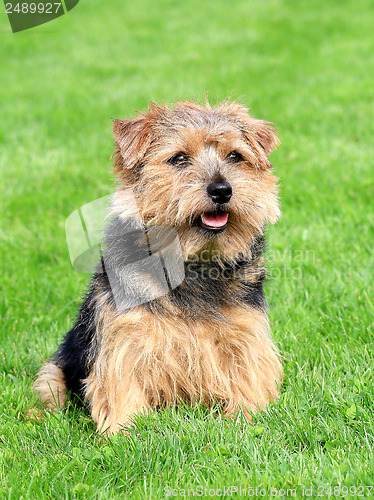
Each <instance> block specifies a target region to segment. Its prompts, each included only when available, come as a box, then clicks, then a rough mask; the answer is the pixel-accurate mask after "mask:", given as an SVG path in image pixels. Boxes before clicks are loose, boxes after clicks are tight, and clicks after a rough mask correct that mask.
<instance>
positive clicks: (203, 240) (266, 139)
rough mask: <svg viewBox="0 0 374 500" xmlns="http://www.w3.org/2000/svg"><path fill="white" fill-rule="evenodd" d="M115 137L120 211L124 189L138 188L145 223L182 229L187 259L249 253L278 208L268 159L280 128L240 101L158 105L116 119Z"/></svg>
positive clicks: (277, 214) (276, 142) (183, 245)
mask: <svg viewBox="0 0 374 500" xmlns="http://www.w3.org/2000/svg"><path fill="white" fill-rule="evenodd" d="M114 138H115V142H116V150H115V152H114V156H115V162H114V165H115V172H116V173H118V175H119V178H120V181H121V185H120V186H119V189H118V191H117V193H116V195H115V200H116V201H115V203H116V211H117V213H118V211H120V212H121V215H122V216H123V217H126V216H127V215H129V214H127V212H126V209H127V207H126V202H124V203H123V206H121V190H123V188H129V187H130V188H132V190H133V193H134V195H135V198H136V201H137V204H138V209H139V211H140V214H141V217H142V219H143V221H144V223H145V224H147V225H158V226H168V227H172V228H175V229H176V230H177V232H178V235H179V239H180V243H181V247H182V251H183V255H184V259H185V260H186V259H187V258H189V257H192V256H196V255H197V256H198V255H199V254H200V253H201V252H202V251H203V250H204V253H205V255H206V254H207V251H208V254H209V252H211V254H212V255H213V254H214V255H216V256H217V255H219V256H220V258H221V259H223V260H234V259H237V258H240V257H241V256H245V255H247V254H248V252H249V248H250V245H251V243H252V241H253V239H254V238H255V237H256V236H258V235H259V234H261V233H262V232H263V230H264V227H265V225H266V223H269V222H270V223H274V222H275V221H276V220H277V219H278V217H279V215H280V212H279V207H278V201H277V187H276V180H277V179H276V177H274V176H273V175H272V165H271V163H270V162H269V160H268V156H269V154H270V153H271V151H272V150H273V149H274V147H275V146H277V144H278V139H277V137H276V135H275V131H274V129H273V127H272V126H271V125H270V124H269V123H267V122H264V121H262V120H257V119H255V118H252V117H251V116H250V115H249V114H248V113H247V109H246V108H244V107H243V106H241V105H239V104H237V103H235V102H232V103H224V104H221V105H219V106H217V107H215V108H212V107H210V105H209V104H206V106H205V107H202V106H199V105H197V104H195V103H190V102H185V103H179V104H177V105H176V107H175V109H169V108H168V107H166V106H157V105H154V104H153V105H152V106H151V107H150V109H149V111H148V112H147V113H146V114H143V115H139V116H137V117H136V118H134V119H132V120H124V121H122V120H115V122H114Z"/></svg>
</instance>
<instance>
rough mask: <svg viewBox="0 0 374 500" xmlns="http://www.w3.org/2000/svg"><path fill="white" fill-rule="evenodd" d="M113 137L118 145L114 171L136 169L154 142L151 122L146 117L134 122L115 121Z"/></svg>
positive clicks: (137, 118)
mask: <svg viewBox="0 0 374 500" xmlns="http://www.w3.org/2000/svg"><path fill="white" fill-rule="evenodd" d="M113 135H114V140H115V144H116V149H115V151H114V153H113V154H112V158H113V157H114V158H115V160H114V167H115V169H114V171H115V172H116V173H120V172H121V171H125V170H128V169H134V168H135V167H136V166H137V165H139V164H140V163H141V161H142V159H143V158H144V156H145V154H146V152H147V149H148V147H149V145H150V143H151V140H152V136H151V124H150V120H148V118H147V116H146V115H139V116H137V117H136V118H133V119H132V120H114V124H113Z"/></svg>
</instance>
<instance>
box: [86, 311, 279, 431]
mask: <svg viewBox="0 0 374 500" xmlns="http://www.w3.org/2000/svg"><path fill="white" fill-rule="evenodd" d="M220 316H221V317H220V318H219V319H214V320H212V318H207V319H206V320H205V321H204V320H201V321H198V322H189V321H186V320H183V319H182V318H175V317H173V316H172V315H167V316H165V315H161V316H157V317H155V315H154V314H151V313H149V312H147V311H146V310H145V309H144V308H141V307H139V308H136V309H134V310H133V311H132V312H131V313H128V314H126V315H124V316H121V315H120V316H118V315H117V314H116V312H115V311H114V310H113V311H108V310H105V311H103V313H102V317H101V318H100V324H101V329H100V332H99V338H100V353H99V356H98V358H97V360H96V362H95V364H94V366H93V369H92V371H91V373H90V375H89V377H88V378H87V380H86V397H87V400H88V402H89V404H90V407H91V411H92V417H93V419H94V420H95V422H96V423H97V426H98V428H99V429H101V430H103V431H107V432H108V433H115V432H118V430H119V429H120V427H121V426H123V425H129V424H130V423H131V420H130V419H131V417H132V416H133V415H134V413H137V412H140V411H144V410H148V409H151V408H156V407H159V406H162V405H168V404H171V403H177V402H178V401H179V400H180V399H182V400H185V401H186V400H187V401H188V402H190V403H197V402H204V403H205V404H207V405H211V404H213V403H215V402H216V403H222V404H223V409H224V411H225V412H226V413H233V412H236V411H238V410H239V408H240V406H241V405H243V410H244V412H245V413H246V414H247V416H248V417H249V412H248V410H255V409H256V408H264V406H265V405H266V403H267V402H268V401H269V400H273V399H275V398H277V397H278V385H279V384H280V382H281V377H282V375H281V373H282V369H281V365H280V362H279V358H278V355H277V351H276V349H275V347H274V344H273V342H272V341H271V339H270V337H269V330H268V321H267V318H266V316H264V314H262V313H261V312H259V311H255V310H254V309H252V308H240V309H239V308H235V309H232V310H222V311H220Z"/></svg>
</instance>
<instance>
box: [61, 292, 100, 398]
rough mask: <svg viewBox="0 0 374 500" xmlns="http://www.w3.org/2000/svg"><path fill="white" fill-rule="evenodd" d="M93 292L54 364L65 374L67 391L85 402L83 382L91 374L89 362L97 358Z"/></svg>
mask: <svg viewBox="0 0 374 500" xmlns="http://www.w3.org/2000/svg"><path fill="white" fill-rule="evenodd" d="M93 296H94V294H93V292H92V291H91V292H90V293H89V294H88V295H87V297H86V299H85V301H84V302H83V304H82V306H81V308H80V311H79V314H78V318H77V321H76V323H75V325H74V327H73V328H72V329H71V330H70V331H69V332H68V333H67V334H66V336H65V339H64V341H63V342H62V344H61V345H60V347H59V349H58V351H57V352H56V354H55V356H54V362H55V363H56V365H57V366H58V367H59V368H61V370H62V371H63V373H64V377H65V382H66V386H67V389H68V390H69V391H70V392H71V395H72V396H76V397H78V398H79V399H80V400H82V401H83V399H84V392H83V384H82V380H83V379H85V378H86V377H87V375H88V372H89V368H90V367H89V366H88V361H89V360H90V361H91V362H92V361H93V360H94V358H95V356H96V352H95V351H96V338H95V325H94V307H95V306H94V301H93Z"/></svg>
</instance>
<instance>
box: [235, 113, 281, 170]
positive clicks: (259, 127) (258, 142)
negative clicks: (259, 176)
mask: <svg viewBox="0 0 374 500" xmlns="http://www.w3.org/2000/svg"><path fill="white" fill-rule="evenodd" d="M242 132H243V134H244V137H245V139H246V141H247V142H248V143H249V144H250V146H251V148H252V149H253V151H254V153H255V154H256V156H257V158H258V161H259V167H260V168H261V169H264V170H266V169H268V168H272V165H271V163H270V161H269V160H268V156H269V155H270V153H271V152H272V151H273V150H274V149H275V148H276V147H277V146H279V144H280V140H279V139H278V137H277V133H276V130H275V128H274V127H273V125H272V124H271V123H269V122H266V121H264V120H258V119H257V118H252V117H251V116H249V115H247V118H246V120H245V127H243V129H242Z"/></svg>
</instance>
